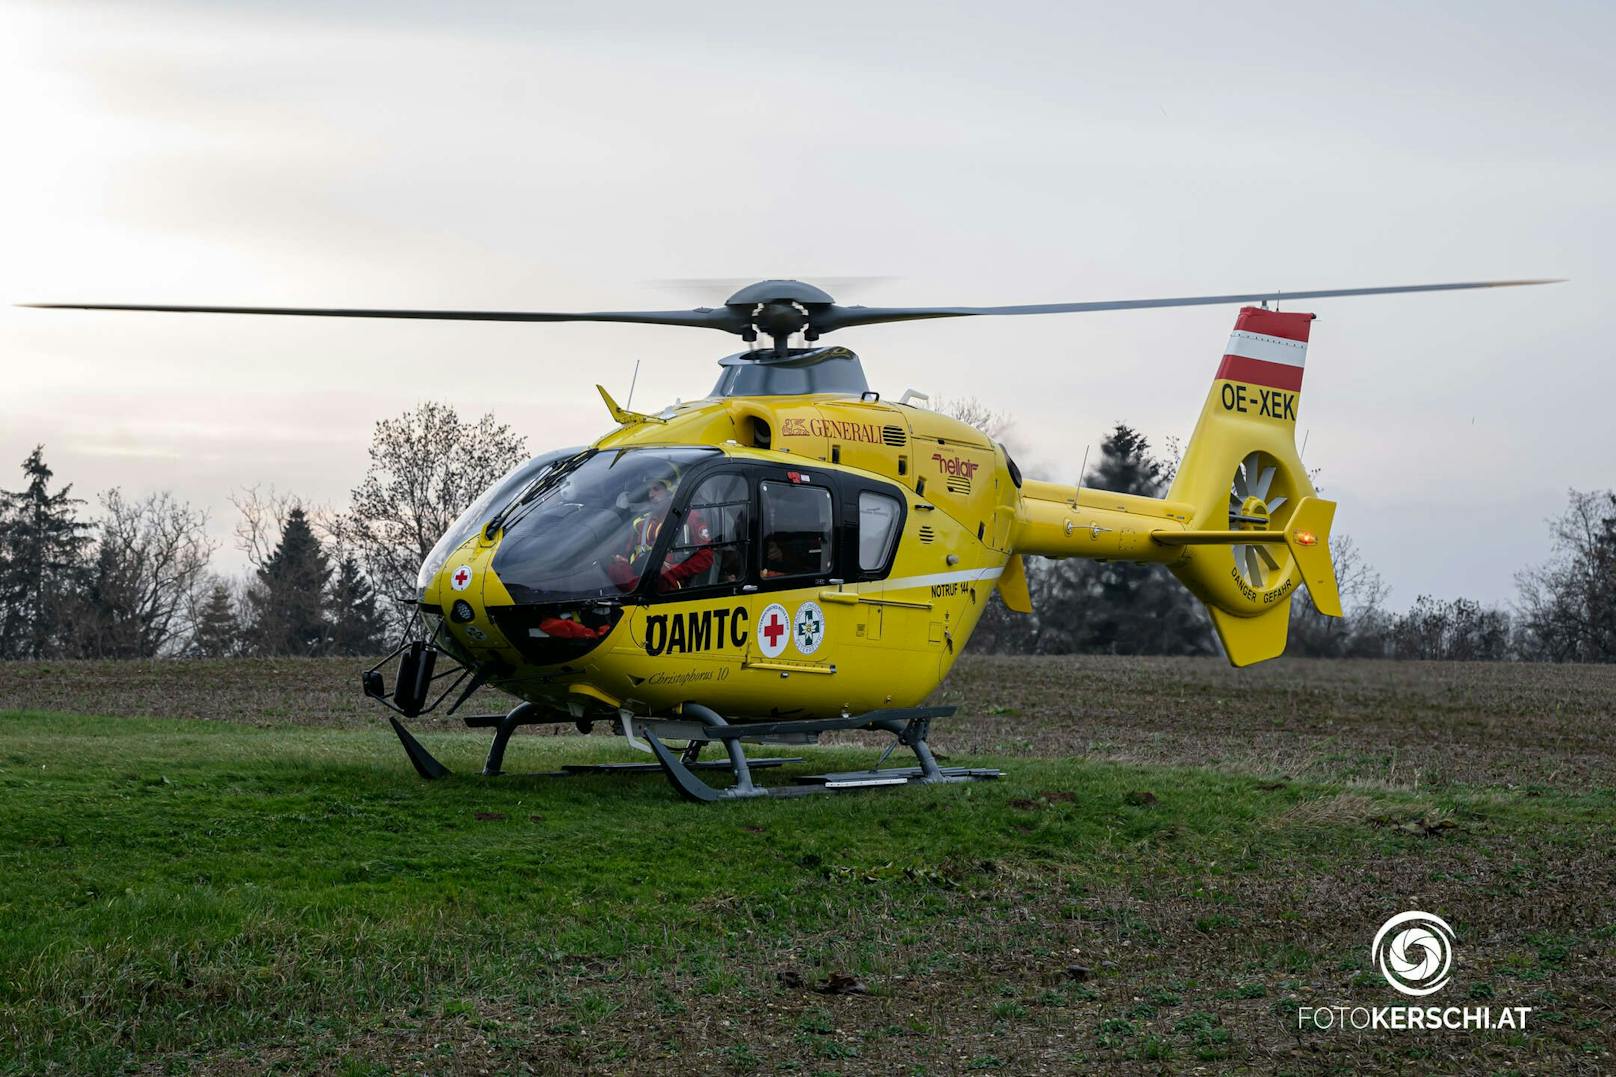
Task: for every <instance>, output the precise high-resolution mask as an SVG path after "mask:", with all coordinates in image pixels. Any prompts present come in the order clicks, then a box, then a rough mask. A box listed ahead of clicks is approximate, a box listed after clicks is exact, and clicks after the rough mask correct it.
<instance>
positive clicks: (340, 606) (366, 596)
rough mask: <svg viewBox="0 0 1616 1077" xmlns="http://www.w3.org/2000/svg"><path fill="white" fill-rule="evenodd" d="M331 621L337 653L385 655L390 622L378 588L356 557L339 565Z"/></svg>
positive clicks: (334, 649)
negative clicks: (377, 603) (387, 623)
mask: <svg viewBox="0 0 1616 1077" xmlns="http://www.w3.org/2000/svg"><path fill="white" fill-rule="evenodd" d="M331 619H332V624H331V650H332V652H333V653H335V654H351V655H366V656H369V655H375V654H379V653H380V652H381V650H382V647H383V643H384V634H385V629H386V622H385V620H384V618H383V616H382V611H381V610H380V609H379V608H378V607H377V605H376V589H375V588H374V587H372V586H371V584H370V581H369V580H367V579H366V578H365V575H364V573H363V572H361V571H360V570H359V562H358V561H357V560H356V559H355V558H354V557H352V556H348V557H344V558H343V559H342V561H341V563H340V564H338V565H337V578H336V580H335V581H334V582H333V583H332V585H331Z"/></svg>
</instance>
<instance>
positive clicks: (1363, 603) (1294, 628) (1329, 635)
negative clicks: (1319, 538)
mask: <svg viewBox="0 0 1616 1077" xmlns="http://www.w3.org/2000/svg"><path fill="white" fill-rule="evenodd" d="M1330 559H1331V561H1333V562H1334V563H1335V579H1336V585H1337V587H1339V589H1340V591H1341V609H1342V613H1343V614H1344V616H1341V617H1326V616H1325V615H1324V614H1322V613H1320V612H1319V610H1318V607H1317V606H1315V605H1313V594H1312V592H1311V591H1306V590H1303V591H1302V593H1301V594H1299V595H1297V596H1296V598H1295V599H1294V600H1293V601H1292V602H1291V627H1290V641H1289V643H1288V644H1287V646H1286V648H1285V649H1286V652H1287V653H1289V654H1297V655H1307V656H1310V657H1314V658H1342V657H1347V656H1354V657H1358V656H1362V657H1369V656H1371V655H1379V654H1380V653H1381V651H1382V649H1383V645H1384V640H1383V636H1384V634H1385V631H1386V623H1387V618H1386V614H1385V612H1384V611H1383V610H1382V608H1381V607H1382V603H1384V602H1385V600H1386V593H1387V588H1386V583H1385V581H1384V580H1382V579H1381V577H1380V573H1378V572H1376V571H1375V570H1374V569H1373V568H1371V567H1370V565H1369V563H1368V562H1367V561H1365V560H1364V558H1363V554H1362V552H1361V551H1360V550H1359V549H1358V544H1357V543H1355V542H1353V541H1352V537H1351V536H1350V535H1342V536H1339V537H1337V538H1334V539H1332V540H1331V541H1330Z"/></svg>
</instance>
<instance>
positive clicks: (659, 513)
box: [609, 465, 713, 592]
mask: <svg viewBox="0 0 1616 1077" xmlns="http://www.w3.org/2000/svg"><path fill="white" fill-rule="evenodd" d="M678 481H679V478H678V472H677V471H675V470H674V469H673V467H672V465H668V467H667V468H666V469H662V470H658V471H655V472H653V473H652V474H651V475H650V477H649V478H648V480H647V482H646V485H645V489H644V493H643V496H642V497H640V498H639V500H638V502H637V503H638V504H639V505H641V506H642V508H641V511H640V512H639V513H637V514H636V515H635V516H634V519H633V520H632V521H631V524H630V528H629V542H628V549H627V551H625V552H624V553H620V554H618V555H617V556H615V557H613V558H612V563H611V566H610V569H609V571H610V573H611V577H612V580H613V582H614V583H616V584H617V585H618V586H619V587H621V588H622V589H623V590H625V591H627V590H630V589H632V588H633V587H634V585H635V584H636V583H638V582H639V579H640V573H641V572H643V571H644V569H645V559H646V558H647V557H649V556H650V554H651V550H652V549H653V548H654V547H655V546H656V542H657V538H658V536H660V535H661V534H662V525H663V523H664V522H665V521H666V520H667V518H668V508H669V506H670V504H671V502H672V500H673V491H674V488H675V487H676V486H677V485H678ZM712 538H713V536H712V530H711V529H710V528H709V527H708V526H707V522H706V521H705V520H704V519H703V518H702V515H701V513H699V512H697V511H695V510H694V509H692V510H691V511H690V513H689V514H688V515H687V516H686V517H685V536H684V543H681V544H680V546H679V547H677V548H675V549H671V550H669V551H668V555H667V557H666V558H665V559H664V560H663V563H662V571H661V572H659V573H658V574H657V584H656V589H657V591H659V592H667V591H677V590H678V589H679V588H681V587H683V586H684V585H685V584H686V583H687V582H688V581H689V580H691V579H693V578H694V577H696V576H699V575H701V574H702V573H703V572H706V571H707V570H708V569H709V568H711V567H712V563H713V547H712ZM685 543H689V545H685Z"/></svg>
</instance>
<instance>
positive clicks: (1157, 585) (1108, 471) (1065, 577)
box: [1033, 423, 1214, 654]
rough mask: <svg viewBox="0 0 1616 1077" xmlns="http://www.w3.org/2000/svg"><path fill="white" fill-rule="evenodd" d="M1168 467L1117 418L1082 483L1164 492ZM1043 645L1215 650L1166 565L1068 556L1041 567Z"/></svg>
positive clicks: (1077, 649) (1037, 602) (1062, 649)
mask: <svg viewBox="0 0 1616 1077" xmlns="http://www.w3.org/2000/svg"><path fill="white" fill-rule="evenodd" d="M1169 471H1170V469H1169V467H1168V466H1167V465H1166V464H1164V463H1162V461H1160V460H1158V459H1156V458H1155V457H1154V456H1152V455H1151V453H1150V443H1149V441H1147V440H1146V439H1145V437H1144V435H1143V434H1140V433H1139V432H1138V431H1137V430H1134V429H1132V428H1131V427H1128V426H1126V425H1125V424H1123V423H1118V424H1117V425H1116V428H1115V429H1114V430H1112V431H1111V433H1110V434H1109V435H1108V436H1107V437H1106V439H1105V441H1104V442H1102V443H1101V445H1100V460H1099V463H1098V464H1097V465H1096V466H1095V467H1094V469H1093V471H1092V472H1091V473H1090V475H1089V476H1088V477H1087V478H1086V479H1085V480H1084V485H1086V486H1091V487H1096V488H1098V489H1102V490H1111V491H1114V492H1116V493H1123V494H1137V495H1139V496H1142V497H1160V496H1162V493H1163V491H1164V489H1165V488H1166V486H1167V483H1168V480H1169V478H1170V474H1169ZM1039 577H1040V579H1039V581H1038V582H1039V586H1038V587H1037V592H1038V593H1036V594H1035V595H1034V599H1033V604H1034V609H1036V610H1038V617H1039V622H1038V650H1039V651H1040V652H1042V653H1045V654H1070V653H1090V654H1092V653H1102V654H1212V653H1214V649H1213V644H1212V636H1211V632H1210V623H1209V621H1208V619H1207V617H1206V614H1205V613H1204V611H1202V610H1201V608H1200V605H1199V603H1197V602H1196V601H1195V599H1194V597H1193V596H1191V595H1190V593H1189V592H1188V591H1187V590H1185V589H1184V587H1183V585H1182V584H1180V583H1179V582H1178V581H1177V580H1176V579H1174V578H1173V576H1172V575H1171V574H1170V573H1169V572H1168V571H1167V570H1166V569H1165V568H1164V567H1162V566H1161V565H1154V564H1133V563H1129V562H1125V561H1112V562H1106V563H1101V562H1098V561H1084V560H1078V559H1073V560H1066V561H1056V562H1052V563H1050V565H1049V567H1048V569H1047V570H1046V571H1044V572H1042V573H1040V574H1039Z"/></svg>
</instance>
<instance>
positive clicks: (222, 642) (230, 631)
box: [191, 581, 241, 658]
mask: <svg viewBox="0 0 1616 1077" xmlns="http://www.w3.org/2000/svg"><path fill="white" fill-rule="evenodd" d="M191 649H192V651H193V652H195V653H196V655H197V656H198V657H200V658H228V657H230V656H231V655H234V654H238V653H239V652H240V650H241V621H240V619H239V618H238V617H237V616H236V604H235V602H234V601H232V599H231V598H230V588H229V587H228V586H227V585H226V584H225V583H224V582H223V581H220V582H218V583H215V584H214V585H213V587H212V589H211V590H210V591H209V592H208V599H207V601H206V602H205V603H204V604H203V606H202V608H201V609H200V610H199V611H198V612H197V615H196V629H195V631H194V632H193V634H192V636H191Z"/></svg>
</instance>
